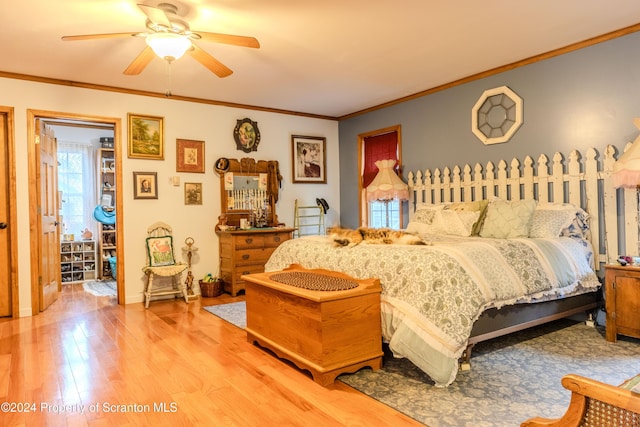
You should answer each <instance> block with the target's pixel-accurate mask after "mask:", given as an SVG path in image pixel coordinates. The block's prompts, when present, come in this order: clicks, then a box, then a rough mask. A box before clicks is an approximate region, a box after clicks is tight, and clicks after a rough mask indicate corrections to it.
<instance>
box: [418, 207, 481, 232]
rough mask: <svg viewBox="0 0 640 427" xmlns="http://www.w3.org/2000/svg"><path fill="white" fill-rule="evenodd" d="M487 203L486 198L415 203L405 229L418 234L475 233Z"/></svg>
mask: <svg viewBox="0 0 640 427" xmlns="http://www.w3.org/2000/svg"><path fill="white" fill-rule="evenodd" d="M487 205H488V201H486V200H478V201H474V202H453V203H443V204H438V205H429V204H426V203H421V204H418V205H417V208H416V213H415V215H414V218H413V221H411V222H410V223H409V224H408V225H407V231H408V232H410V233H418V234H424V233H429V234H452V235H456V236H471V235H477V234H478V230H475V229H476V227H478V225H479V224H481V222H480V217H482V216H483V214H484V212H485V210H486V207H487ZM474 230H475V232H474Z"/></svg>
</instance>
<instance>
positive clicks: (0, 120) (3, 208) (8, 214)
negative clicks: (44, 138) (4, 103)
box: [0, 107, 19, 317]
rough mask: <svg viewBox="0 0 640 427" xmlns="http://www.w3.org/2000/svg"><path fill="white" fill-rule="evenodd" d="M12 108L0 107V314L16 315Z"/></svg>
mask: <svg viewBox="0 0 640 427" xmlns="http://www.w3.org/2000/svg"><path fill="white" fill-rule="evenodd" d="M13 116H14V110H13V108H12V107H0V171H1V172H0V317H9V316H11V317H18V315H19V298H18V295H19V293H18V259H17V253H18V248H17V242H18V238H17V235H18V232H17V224H18V221H17V217H18V215H17V210H16V168H15V153H14V148H15V145H14V128H13V126H14V124H13V123H14V121H13Z"/></svg>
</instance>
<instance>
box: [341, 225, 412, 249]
mask: <svg viewBox="0 0 640 427" xmlns="http://www.w3.org/2000/svg"><path fill="white" fill-rule="evenodd" d="M330 237H331V239H332V240H333V242H334V243H335V245H336V246H348V247H351V246H355V245H358V244H360V243H362V242H367V243H372V244H379V245H424V244H425V243H424V242H423V241H422V239H421V238H420V237H419V236H416V235H415V234H409V233H405V232H404V231H399V230H391V229H388V228H367V227H360V228H358V229H357V230H353V229H349V228H339V227H337V228H333V229H332V230H331V235H330Z"/></svg>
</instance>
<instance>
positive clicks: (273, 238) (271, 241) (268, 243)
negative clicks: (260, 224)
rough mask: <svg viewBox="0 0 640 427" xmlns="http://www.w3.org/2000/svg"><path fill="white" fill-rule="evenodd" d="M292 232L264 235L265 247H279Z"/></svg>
mask: <svg viewBox="0 0 640 427" xmlns="http://www.w3.org/2000/svg"><path fill="white" fill-rule="evenodd" d="M290 236H291V233H274V234H270V235H268V236H264V246H265V248H277V247H278V245H280V244H281V243H282V242H284V241H286V240H289V237H290Z"/></svg>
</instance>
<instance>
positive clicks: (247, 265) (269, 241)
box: [216, 227, 293, 296]
mask: <svg viewBox="0 0 640 427" xmlns="http://www.w3.org/2000/svg"><path fill="white" fill-rule="evenodd" d="M292 233H293V228H277V227H269V228H252V229H249V230H233V231H220V230H218V231H216V234H217V235H218V239H219V242H220V248H219V250H220V278H221V279H222V282H223V287H224V291H225V292H228V293H230V294H231V295H232V296H236V295H237V294H238V292H239V291H241V290H244V288H245V286H244V284H245V282H244V280H243V279H242V278H241V277H240V276H242V275H243V274H254V273H262V272H264V265H265V263H266V262H267V260H268V259H269V257H270V256H271V254H272V253H273V251H274V250H275V249H276V248H277V247H278V246H279V245H280V244H281V243H282V242H284V241H287V240H289V239H291V236H292Z"/></svg>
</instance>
